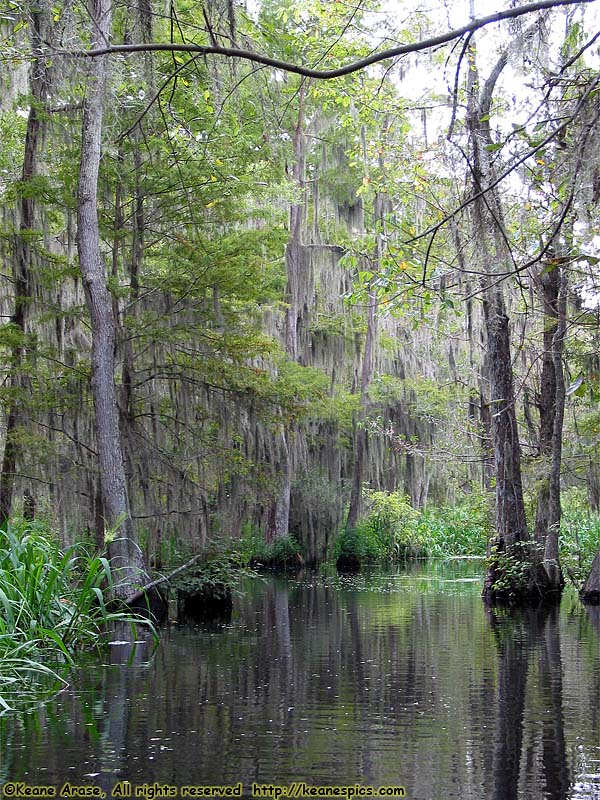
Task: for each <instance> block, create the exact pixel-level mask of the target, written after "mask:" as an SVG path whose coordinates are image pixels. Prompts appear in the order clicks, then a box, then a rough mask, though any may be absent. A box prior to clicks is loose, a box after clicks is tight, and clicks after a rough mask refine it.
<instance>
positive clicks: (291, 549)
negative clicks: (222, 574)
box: [240, 525, 303, 569]
mask: <svg viewBox="0 0 600 800" xmlns="http://www.w3.org/2000/svg"><path fill="white" fill-rule="evenodd" d="M240 554H241V558H242V560H243V563H245V564H249V565H253V566H255V567H259V566H267V567H273V568H275V569H286V568H288V567H294V566H297V565H298V564H300V563H302V562H303V557H302V549H301V547H300V545H299V544H298V542H297V541H296V539H295V538H294V536H285V537H281V538H277V539H274V540H273V541H272V542H265V540H264V537H263V536H262V534H261V533H260V532H259V531H257V530H256V529H254V528H252V526H249V525H248V526H246V527H245V529H244V531H243V534H242V538H241V540H240Z"/></svg>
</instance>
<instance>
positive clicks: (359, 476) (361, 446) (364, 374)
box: [346, 117, 389, 530]
mask: <svg viewBox="0 0 600 800" xmlns="http://www.w3.org/2000/svg"><path fill="white" fill-rule="evenodd" d="M388 124H389V120H388V118H387V117H386V118H385V120H384V123H383V128H384V131H385V130H387V128H388ZM361 137H362V145H363V160H364V168H365V175H368V159H367V142H366V132H365V127H364V125H363V127H362V130H361ZM383 166H384V165H383V156H382V155H380V156H379V167H380V169H383ZM388 206H389V201H388V200H387V197H386V195H385V194H383V193H382V192H377V194H376V195H375V201H374V204H373V221H374V223H375V229H376V230H377V226H379V231H378V233H377V238H376V242H375V252H374V254H373V264H372V266H371V268H370V271H371V272H372V273H373V274H377V272H378V271H379V265H380V263H381V257H382V255H383V248H384V240H383V231H384V224H385V215H386V213H387V212H388V210H389V209H388ZM367 302H368V309H367V333H366V337H365V350H364V353H363V362H362V369H361V378H360V416H359V420H358V424H357V425H356V427H355V433H354V464H353V468H352V487H351V490H350V505H349V508H348V519H347V520H346V528H347V529H348V530H352V529H353V528H356V524H357V522H358V520H359V517H360V511H361V504H362V484H363V474H364V467H365V454H366V449H367V431H366V430H365V422H366V417H367V405H368V402H369V386H370V384H371V381H372V379H373V370H374V351H375V346H376V342H377V293H376V292H375V291H374V290H373V289H372V288H371V289H370V290H369V295H368V300H367Z"/></svg>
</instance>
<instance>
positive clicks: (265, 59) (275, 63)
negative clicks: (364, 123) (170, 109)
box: [55, 0, 595, 80]
mask: <svg viewBox="0 0 600 800" xmlns="http://www.w3.org/2000/svg"><path fill="white" fill-rule="evenodd" d="M593 2H595V0H540V2H537V3H527V4H526V5H523V6H519V7H517V8H508V9H505V10H504V11H498V12H496V13H495V14H488V15H487V16H486V17H480V18H479V19H474V20H471V21H470V22H469V23H467V24H466V25H463V26H462V27H461V28H455V29H454V30H451V31H447V32H446V33H442V34H439V35H438V36H432V37H430V38H428V39H422V40H421V41H418V42H413V43H411V44H403V45H399V46H397V47H390V48H388V49H386V50H381V51H379V52H377V53H372V54H371V55H370V56H368V57H367V58H361V59H358V60H357V61H353V62H351V63H350V64H346V65H345V66H343V67H337V68H335V69H331V70H322V69H313V68H311V67H305V66H302V65H300V64H292V63H291V62H289V61H283V60H281V59H279V58H272V57H271V56H267V55H263V54H262V53H254V52H252V51H250V50H243V49H241V48H238V47H221V46H219V45H200V44H193V43H184V42H181V43H177V42H149V43H146V44H115V45H111V46H109V47H98V48H93V49H91V50H57V51H55V52H57V53H58V54H60V55H65V56H71V57H76V58H96V57H98V56H104V55H114V54H117V53H123V54H128V53H149V52H150V53H151V52H168V53H173V52H177V53H198V54H200V55H205V56H207V55H220V56H226V57H227V58H241V59H243V60H245V61H253V62H255V63H258V64H265V65H266V66H269V67H273V68H275V69H280V70H283V71H284V72H292V73H295V74H297V75H303V76H305V77H307V78H316V79H319V80H330V79H331V78H339V77H341V76H342V75H349V74H351V73H353V72H358V71H359V70H361V69H365V68H366V67H369V66H371V65H372V64H377V63H379V62H381V61H385V60H386V59H388V58H396V57H398V56H404V55H408V54H409V53H418V52H421V51H423V50H430V49H431V48H433V47H439V46H440V45H444V44H447V43H448V42H452V41H454V40H455V39H460V38H461V37H462V36H464V35H465V34H469V33H473V32H474V31H476V30H479V29H480V28H483V27H485V26H486V25H491V24H493V23H495V22H503V21H504V20H507V19H515V18H517V17H522V16H524V15H525V14H532V13H534V12H535V11H543V10H545V9H548V8H557V7H560V6H571V5H583V4H584V3H593Z"/></svg>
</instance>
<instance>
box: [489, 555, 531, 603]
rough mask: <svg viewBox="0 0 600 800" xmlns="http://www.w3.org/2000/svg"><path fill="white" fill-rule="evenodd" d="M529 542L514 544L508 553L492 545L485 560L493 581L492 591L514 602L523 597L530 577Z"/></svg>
mask: <svg viewBox="0 0 600 800" xmlns="http://www.w3.org/2000/svg"><path fill="white" fill-rule="evenodd" d="M532 546H533V545H532V543H531V542H515V543H514V545H513V546H512V548H511V550H510V551H506V550H504V549H501V548H500V547H498V546H497V545H493V546H492V548H491V550H490V555H489V558H488V559H487V565H488V569H491V570H493V573H494V576H495V580H494V582H493V584H492V587H491V588H492V590H493V591H494V592H495V593H496V594H498V595H503V596H504V597H506V599H507V600H508V601H509V602H515V601H517V600H519V598H520V597H522V596H523V595H525V593H526V592H527V590H528V585H529V581H530V576H531V551H532Z"/></svg>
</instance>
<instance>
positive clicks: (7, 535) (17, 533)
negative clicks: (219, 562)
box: [0, 522, 147, 713]
mask: <svg viewBox="0 0 600 800" xmlns="http://www.w3.org/2000/svg"><path fill="white" fill-rule="evenodd" d="M111 589H112V576H111V570H110V565H109V563H108V561H107V559H106V558H103V557H100V556H94V555H92V554H91V553H90V552H88V550H87V549H86V548H85V547H84V546H83V545H74V546H72V547H69V548H68V549H66V550H65V551H63V550H61V548H60V547H59V544H58V541H57V540H56V538H55V537H54V536H53V535H52V534H51V533H50V532H49V531H48V530H46V529H44V527H43V526H42V525H40V524H39V523H35V522H14V523H11V524H9V525H8V526H7V527H6V528H5V529H4V530H0V659H1V660H2V673H1V675H0V713H2V712H3V711H6V710H8V709H11V708H14V707H15V705H16V704H17V703H18V701H19V700H22V699H23V698H27V697H31V696H35V694H36V692H38V691H39V692H41V693H43V692H44V691H47V690H49V689H51V688H53V687H56V686H57V685H60V683H61V681H62V678H61V677H60V673H61V672H64V668H65V666H67V667H68V666H70V665H71V664H73V663H74V658H75V655H76V654H77V653H78V652H79V651H81V650H82V649H91V648H98V647H101V646H102V645H103V644H104V643H105V642H106V640H107V636H108V633H109V627H108V626H109V624H110V623H111V622H112V621H116V620H121V621H122V620H127V621H129V622H130V623H131V624H132V625H133V624H135V623H136V622H139V621H140V620H139V619H138V618H137V617H136V616H135V615H131V614H129V613H122V612H117V611H114V610H111V609H109V608H108V607H107V604H106V601H105V596H106V595H107V594H110V591H111ZM146 624H147V623H146Z"/></svg>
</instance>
